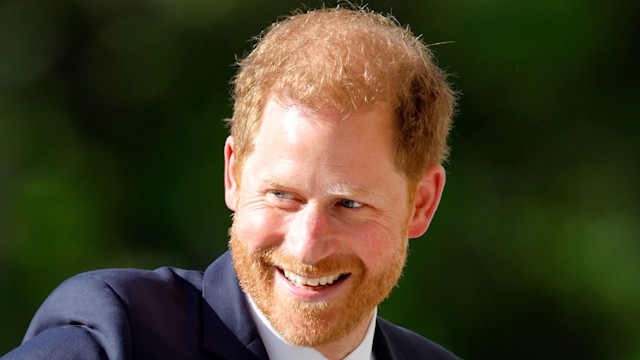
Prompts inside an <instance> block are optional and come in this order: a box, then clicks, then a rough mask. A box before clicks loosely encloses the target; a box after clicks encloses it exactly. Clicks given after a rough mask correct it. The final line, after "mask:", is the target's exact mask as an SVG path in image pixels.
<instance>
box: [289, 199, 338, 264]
mask: <svg viewBox="0 0 640 360" xmlns="http://www.w3.org/2000/svg"><path fill="white" fill-rule="evenodd" d="M292 215H293V218H292V219H291V222H290V224H289V228H288V233H287V235H286V237H285V241H286V246H287V250H288V252H289V254H291V255H292V256H294V257H295V259H296V260H298V261H299V262H300V263H302V264H306V265H314V264H316V263H318V262H319V261H320V260H322V259H324V258H326V257H328V256H329V255H331V254H332V253H333V252H334V251H335V250H336V245H337V244H336V242H335V241H334V239H333V235H334V234H332V225H331V222H332V219H331V217H330V215H329V214H327V209H324V208H323V207H322V206H321V205H319V204H314V203H307V204H306V205H305V206H304V207H302V208H301V209H300V210H298V211H297V212H296V213H294V214H292Z"/></svg>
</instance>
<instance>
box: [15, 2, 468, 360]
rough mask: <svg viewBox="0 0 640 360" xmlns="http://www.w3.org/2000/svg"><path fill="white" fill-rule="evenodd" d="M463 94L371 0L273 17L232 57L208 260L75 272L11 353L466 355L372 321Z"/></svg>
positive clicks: (433, 189) (430, 190) (432, 190)
mask: <svg viewBox="0 0 640 360" xmlns="http://www.w3.org/2000/svg"><path fill="white" fill-rule="evenodd" d="M453 104H454V96H453V95H452V92H451V90H450V88H449V86H448V85H447V83H446V81H445V77H444V74H443V73H442V71H440V70H439V69H438V68H437V67H436V66H435V65H434V64H433V62H432V58H431V55H430V53H429V51H428V50H427V49H426V48H425V46H424V45H423V44H422V43H421V42H420V41H419V40H417V39H416V38H414V37H413V35H412V34H411V33H410V32H409V31H408V30H406V29H404V28H402V27H400V26H398V24H397V23H396V22H395V21H394V20H391V19H389V18H386V17H384V16H382V15H378V14H375V13H372V12H369V11H368V10H364V9H354V10H349V9H343V8H335V9H319V10H315V11H311V12H308V13H304V14H303V13H300V14H296V15H294V16H291V17H289V18H287V19H285V20H283V21H281V22H279V23H276V24H274V25H273V26H272V27H271V28H270V29H269V30H268V31H267V32H266V34H265V35H264V36H263V38H262V39H261V40H260V41H259V42H258V44H257V46H256V47H255V49H254V50H253V51H252V52H251V53H250V54H249V55H248V56H247V57H246V58H245V59H244V60H243V61H241V62H240V64H239V72H238V75H237V77H236V79H235V107H234V114H233V117H232V119H231V120H230V125H231V136H229V138H228V139H227V142H226V144H225V148H224V159H225V173H224V180H225V201H226V204H227V206H228V207H229V208H230V209H231V210H233V211H234V212H235V215H234V219H233V226H232V228H231V230H230V236H231V240H230V248H231V251H230V252H228V253H227V254H225V255H223V256H222V257H220V258H219V259H217V260H216V261H215V262H214V263H213V264H212V265H211V266H210V267H209V268H208V269H207V270H206V271H205V272H204V274H203V273H200V272H195V271H187V270H181V269H174V268H161V269H158V270H155V271H143V270H130V269H129V270H124V269H120V270H103V271H95V272H90V273H86V274H81V275H79V276H76V277H74V278H72V279H70V280H68V281H66V282H65V283H63V284H62V285H61V286H60V287H59V288H58V289H56V290H55V291H54V292H53V293H52V294H51V296H50V297H49V298H48V299H47V300H46V301H45V303H44V304H43V305H42V307H41V308H40V309H39V310H38V312H37V313H36V315H35V317H34V320H33V322H32V323H31V325H30V327H29V329H28V331H27V335H26V337H25V341H24V343H23V344H22V345H21V346H20V347H19V348H17V349H16V350H14V351H13V352H11V353H9V354H8V355H7V359H14V358H16V359H20V358H25V359H27V358H28V359H32V358H33V359H35V358H43V359H45V358H46V359H57V358H60V359H62V358H64V359H69V358H77V359H133V358H136V359H266V358H272V359H323V358H328V359H378V360H381V359H455V358H456V357H455V356H454V355H453V354H451V353H449V352H448V351H447V350H445V349H443V348H442V347H440V346H438V345H436V344H434V343H432V342H431V341H429V340H427V339H425V338H423V337H421V336H419V335H417V334H415V333H412V332H410V331H408V330H405V329H402V328H400V327H397V326H395V325H392V324H390V323H389V322H386V321H385V320H383V319H380V318H377V316H376V314H377V312H376V307H377V305H378V304H379V303H380V302H382V301H383V300H384V299H385V298H386V297H387V296H388V295H389V293H390V292H391V289H392V288H393V287H394V286H395V284H396V282H397V281H398V278H399V277H400V274H401V272H402V268H403V266H404V263H405V259H406V254H407V244H408V239H409V238H415V237H419V236H421V235H422V234H424V232H425V231H426V230H427V228H428V226H429V224H430V222H431V219H432V218H433V216H434V213H435V211H436V208H437V206H438V203H439V201H440V196H441V194H442V191H443V187H444V183H445V172H444V170H443V168H442V166H441V163H442V161H443V160H444V159H445V157H446V155H447V144H446V138H447V133H448V131H449V128H450V123H451V116H452V111H453Z"/></svg>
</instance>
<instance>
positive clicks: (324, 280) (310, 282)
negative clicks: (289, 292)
mask: <svg viewBox="0 0 640 360" xmlns="http://www.w3.org/2000/svg"><path fill="white" fill-rule="evenodd" d="M284 276H285V277H286V278H287V279H289V281H291V282H292V283H294V284H295V285H296V286H299V287H302V286H319V285H320V286H322V285H327V284H328V285H331V284H333V282H334V281H336V280H338V278H339V277H340V274H334V275H329V276H323V277H320V278H306V277H304V276H300V275H298V274H296V273H293V272H291V271H289V270H284Z"/></svg>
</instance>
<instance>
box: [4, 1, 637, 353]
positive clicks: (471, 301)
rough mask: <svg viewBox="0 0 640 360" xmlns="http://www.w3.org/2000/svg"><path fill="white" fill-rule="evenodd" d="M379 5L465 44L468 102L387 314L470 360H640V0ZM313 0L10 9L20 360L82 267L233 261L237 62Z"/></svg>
mask: <svg viewBox="0 0 640 360" xmlns="http://www.w3.org/2000/svg"><path fill="white" fill-rule="evenodd" d="M329 4H331V2H330V3H329ZM369 4H370V7H371V8H373V9H375V10H378V11H382V12H390V11H391V12H392V13H393V14H394V15H395V16H396V17H397V18H398V19H399V21H400V22H401V23H403V24H407V23H408V24H410V25H411V28H412V29H413V30H414V32H415V33H417V34H422V35H423V39H424V41H425V42H427V43H429V44H436V43H441V42H452V43H447V44H441V45H434V46H433V47H432V49H433V51H434V52H435V54H436V56H437V58H438V62H439V64H440V66H441V67H443V68H444V69H446V70H447V71H448V72H449V73H451V75H452V76H451V81H452V82H453V83H454V84H455V87H456V89H458V90H459V91H460V92H461V93H462V97H461V100H460V106H459V114H458V116H457V117H456V126H455V129H454V131H453V133H452V138H451V143H452V145H453V153H452V157H451V161H450V163H449V164H448V165H447V171H448V183H447V187H446V189H445V194H444V198H443V202H442V204H441V206H440V210H439V213H438V214H437V216H436V219H435V220H434V223H433V225H432V227H431V229H430V230H429V232H428V233H427V235H426V236H425V237H423V238H421V239H417V240H413V241H412V242H411V254H410V258H409V265H408V268H407V269H406V271H405V276H404V277H403V279H402V281H401V283H400V286H399V288H398V289H396V291H395V292H394V295H393V296H392V297H391V298H390V299H389V300H388V301H387V302H385V303H384V304H383V305H382V307H381V309H380V312H381V314H382V315H383V316H385V317H387V318H389V319H390V320H392V321H395V322H397V323H399V324H401V325H404V326H406V327H409V328H411V329H414V330H415V331H418V332H420V333H421V334H423V335H425V336H428V337H430V338H432V339H433V340H435V341H437V342H439V343H441V344H443V345H444V346H446V347H448V348H450V349H451V350H453V351H454V352H456V353H457V354H459V355H461V356H463V357H465V358H467V359H569V358H571V359H640V222H639V221H638V218H639V217H640V202H639V201H638V200H640V196H639V190H638V183H637V179H638V177H639V176H640V174H639V169H640V167H639V166H638V164H639V160H640V158H639V157H640V141H639V140H640V138H639V135H640V128H639V125H638V124H639V122H638V118H639V117H638V111H637V103H638V99H640V88H639V86H638V85H639V83H640V81H639V80H640V79H639V74H638V66H639V65H640V52H639V50H638V44H639V43H638V41H639V40H640V3H639V2H637V1H631V0H626V1H625V0H622V1H609V2H602V1H594V0H586V1H585V0H553V1H551V0H542V1H525V0H519V1H509V0H430V1H426V0H424V1H402V0H397V1H381V0H380V1H371V2H369ZM300 5H301V3H300V1H277V2H274V1H258V0H253V1H250V0H245V1H240V0H236V1H218V0H182V1H180V0H135V1H125V0H111V1H100V0H75V1H73V0H59V1H55V2H50V1H34V0H2V1H0V290H1V292H2V297H1V298H0V354H4V353H5V352H7V351H9V350H10V349H12V348H13V347H15V346H17V345H18V344H19V342H20V340H21V338H22V336H23V334H24V332H25V330H26V327H27V325H28V323H29V320H30V318H31V317H32V316H33V313H34V312H35V311H36V309H37V307H38V306H39V304H40V303H41V302H42V301H43V300H44V298H45V297H46V296H47V294H48V293H49V292H51V291H52V290H53V289H54V287H55V286H56V285H57V284H59V283H60V282H61V281H63V280H64V279H65V278H67V277H69V276H72V275H73V274H76V273H78V272H81V271H86V270H90V269H95V268H104V267H142V268H155V267H158V266H161V265H167V264H168V265H174V266H179V267H186V268H195V269H204V268H205V267H206V266H207V264H208V263H209V262H210V261H211V260H212V259H214V258H215V257H217V255H219V254H220V253H222V252H223V251H224V250H225V249H226V231H227V228H228V227H229V225H230V212H229V211H228V210H227V209H226V208H225V206H224V202H223V185H222V169H223V159H222V147H223V142H224V138H225V136H226V129H225V127H224V125H223V122H222V119H225V118H227V117H229V116H230V114H231V107H230V103H231V102H230V95H229V92H230V87H229V85H228V81H229V79H230V78H231V77H232V76H233V74H234V67H233V66H231V64H233V62H234V60H235V56H236V55H242V54H243V53H245V52H246V51H248V50H249V49H250V47H251V43H250V42H249V41H248V40H249V39H250V38H251V37H253V36H255V35H257V34H258V33H259V32H260V31H261V30H262V29H263V28H265V27H266V26H267V25H268V24H269V23H270V22H271V21H273V20H275V19H277V18H279V16H281V15H284V14H287V13H288V12H289V10H291V9H293V8H297V7H300ZM306 5H309V6H311V7H315V6H317V5H318V2H316V1H310V2H307V3H306Z"/></svg>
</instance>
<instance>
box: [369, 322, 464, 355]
mask: <svg viewBox="0 0 640 360" xmlns="http://www.w3.org/2000/svg"><path fill="white" fill-rule="evenodd" d="M376 321H377V324H376V326H377V329H376V332H377V333H376V336H377V335H378V332H379V333H380V335H382V337H384V339H385V340H386V342H387V344H386V345H387V346H388V349H389V351H391V352H392V353H394V354H395V355H396V356H397V355H404V357H405V358H407V359H425V360H426V359H428V360H455V359H459V358H458V357H457V356H456V355H454V354H453V353H451V352H450V351H448V350H447V349H445V348H444V347H442V346H440V345H438V344H436V343H435V342H433V341H431V340H429V339H427V338H425V337H424V336H422V335H419V334H417V333H415V332H413V331H411V330H408V329H405V328H403V327H400V326H397V325H395V324H392V323H391V322H389V321H387V320H384V319H382V318H380V317H378V319H377V320H376ZM374 346H375V345H374ZM399 353H400V354H399Z"/></svg>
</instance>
